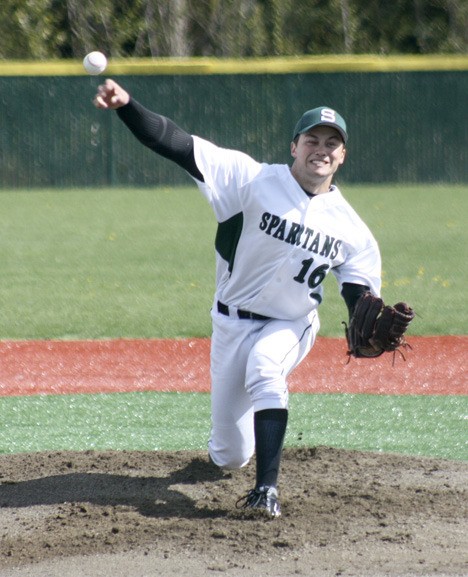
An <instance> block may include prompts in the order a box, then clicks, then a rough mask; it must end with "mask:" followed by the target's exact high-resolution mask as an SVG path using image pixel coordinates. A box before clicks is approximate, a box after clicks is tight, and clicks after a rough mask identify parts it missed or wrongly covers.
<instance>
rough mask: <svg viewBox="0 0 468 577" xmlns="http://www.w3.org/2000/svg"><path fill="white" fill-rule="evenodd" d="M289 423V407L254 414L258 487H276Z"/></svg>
mask: <svg viewBox="0 0 468 577" xmlns="http://www.w3.org/2000/svg"><path fill="white" fill-rule="evenodd" d="M287 423H288V411H287V409H266V410H264V411H258V412H257V413H255V415H254V427H255V450H256V459H257V482H256V487H261V486H262V485H267V486H268V487H276V484H277V481H278V474H279V467H280V461H281V452H282V450H283V441H284V436H285V434H286V425H287Z"/></svg>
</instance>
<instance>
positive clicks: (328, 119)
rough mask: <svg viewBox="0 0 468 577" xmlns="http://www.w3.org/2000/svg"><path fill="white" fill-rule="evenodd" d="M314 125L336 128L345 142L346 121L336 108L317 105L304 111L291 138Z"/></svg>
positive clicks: (346, 137) (346, 136)
mask: <svg viewBox="0 0 468 577" xmlns="http://www.w3.org/2000/svg"><path fill="white" fill-rule="evenodd" d="M315 126H332V127H333V128H335V129H336V130H338V132H339V133H340V134H341V137H342V138H343V142H344V143H345V144H346V141H347V140H348V134H347V132H346V122H345V121H344V118H343V117H342V116H341V115H340V114H338V112H336V110H333V109H332V108H328V107H327V106H319V107H318V108H314V109H313V110H308V111H307V112H304V114H303V115H302V116H301V118H300V119H299V121H298V123H297V124H296V127H295V129H294V136H293V140H294V139H295V138H296V136H298V135H299V134H303V133H304V132H307V131H308V130H310V129H311V128H314V127H315Z"/></svg>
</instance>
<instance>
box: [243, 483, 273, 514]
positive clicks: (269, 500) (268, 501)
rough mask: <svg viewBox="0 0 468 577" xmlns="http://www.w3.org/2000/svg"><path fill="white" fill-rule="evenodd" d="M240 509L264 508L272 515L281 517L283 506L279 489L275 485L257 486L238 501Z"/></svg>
mask: <svg viewBox="0 0 468 577" xmlns="http://www.w3.org/2000/svg"><path fill="white" fill-rule="evenodd" d="M236 507H237V508H238V509H260V510H264V511H265V512H266V513H268V515H269V516H270V517H279V516H280V515H281V508H280V504H279V501H278V491H277V490H276V488H275V487H267V486H262V487H257V488H255V489H252V490H251V491H249V492H248V493H247V495H246V496H245V497H241V498H240V499H239V500H238V501H237V503H236Z"/></svg>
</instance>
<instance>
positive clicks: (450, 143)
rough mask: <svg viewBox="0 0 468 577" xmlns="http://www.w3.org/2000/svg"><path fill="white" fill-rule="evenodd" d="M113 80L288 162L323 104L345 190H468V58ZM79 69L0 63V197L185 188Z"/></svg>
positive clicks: (216, 68)
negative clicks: (102, 102)
mask: <svg viewBox="0 0 468 577" xmlns="http://www.w3.org/2000/svg"><path fill="white" fill-rule="evenodd" d="M106 74H108V75H109V76H115V77H118V78H117V80H118V81H120V82H121V83H122V84H124V85H125V87H126V88H127V89H128V90H129V91H130V92H131V93H133V94H134V96H135V97H136V98H138V99H139V100H140V101H141V102H142V103H143V104H145V105H147V106H148V107H149V108H152V109H155V110H157V111H158V112H160V113H162V114H165V115H167V116H169V117H171V118H173V119H174V120H176V121H177V122H178V123H179V124H180V125H181V126H182V127H183V128H185V129H186V130H188V131H189V132H192V133H194V134H198V135H200V136H202V137H205V138H208V139H212V140H214V141H215V142H217V143H219V144H221V145H223V146H226V147H233V148H240V149H242V150H244V151H246V152H248V153H250V154H251V155H253V156H254V157H255V158H257V159H258V160H264V161H267V162H289V160H290V156H289V142H290V139H291V136H292V134H291V132H292V129H293V127H294V124H295V122H296V121H297V119H298V117H299V116H300V115H301V114H302V112H303V111H304V110H306V109H309V108H312V107H315V106H320V105H328V106H330V107H333V108H336V109H338V110H339V111H340V112H341V113H342V114H343V115H344V116H345V118H346V119H347V121H348V125H349V134H350V139H349V144H348V161H347V163H346V165H345V166H344V167H343V170H342V172H341V177H340V178H341V180H343V181H345V182H356V183H366V182H368V183H372V182H403V183H426V182H427V183H434V182H436V183H438V182H444V183H467V182H468V119H467V95H468V56H447V57H440V56H439V57H414V56H412V57H370V56H362V57H358V56H356V57H349V56H348V57H345V56H342V57H341V56H334V57H327V58H325V57H323V58H320V57H315V58H313V57H311V58H295V59H294V58H289V59H288V58H285V59H273V60H272V59H268V60H251V61H249V60H243V61H231V60H214V59H191V60H171V59H168V60H136V61H131V60H126V61H120V62H119V61H116V62H111V64H110V67H109V70H108V72H107V73H106ZM100 81H102V79H100V78H96V77H89V76H86V75H84V71H83V68H82V66H81V63H80V62H75V61H74V62H70V61H61V62H48V63H47V62H44V63H31V62H4V63H0V98H1V107H0V162H1V170H0V187H2V188H16V187H83V186H90V187H93V186H108V185H111V186H113V185H118V186H129V185H130V186H132V185H135V186H147V185H180V184H185V183H187V182H189V179H188V177H187V176H186V175H185V174H184V173H183V172H182V171H180V170H178V169H177V168H176V167H174V166H173V165H172V164H171V163H170V162H168V161H166V160H164V159H160V158H158V157H156V156H155V155H154V154H153V153H151V152H150V151H147V150H144V149H143V148H142V146H141V145H140V144H139V143H137V142H136V141H135V140H134V138H133V137H132V136H131V135H130V134H129V133H128V132H127V130H126V129H125V127H124V126H123V125H122V124H121V123H120V121H119V120H118V118H117V117H116V115H115V114H113V113H106V112H102V111H98V110H96V109H94V107H93V106H92V104H91V100H92V97H93V95H94V93H95V89H96V86H97V85H98V83H99V82H100Z"/></svg>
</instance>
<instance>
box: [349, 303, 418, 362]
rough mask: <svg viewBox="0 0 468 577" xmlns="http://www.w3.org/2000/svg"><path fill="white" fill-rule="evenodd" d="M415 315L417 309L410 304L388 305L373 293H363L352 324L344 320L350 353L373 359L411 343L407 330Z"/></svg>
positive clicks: (353, 355)
mask: <svg viewBox="0 0 468 577" xmlns="http://www.w3.org/2000/svg"><path fill="white" fill-rule="evenodd" d="M414 316H415V313H414V311H413V309H412V308H411V307H410V306H409V305H407V304H406V303H403V302H400V303H397V304H396V305H394V306H388V305H385V304H384V302H383V300H382V299H381V298H379V297H376V296H374V295H373V294H372V293H370V292H365V293H363V294H362V295H361V296H360V297H359V300H358V301H357V303H356V306H355V308H354V312H353V315H352V317H351V320H350V323H349V326H347V325H346V323H344V325H345V334H346V340H347V342H348V355H349V356H350V357H351V356H352V357H356V358H363V357H364V358H372V357H378V356H380V355H381V354H383V353H385V352H392V351H396V350H398V349H399V348H400V347H403V348H404V347H407V346H409V345H408V344H407V343H406V341H405V337H404V333H405V332H406V329H407V328H408V326H409V324H410V322H411V321H412V320H413V318H414Z"/></svg>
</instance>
